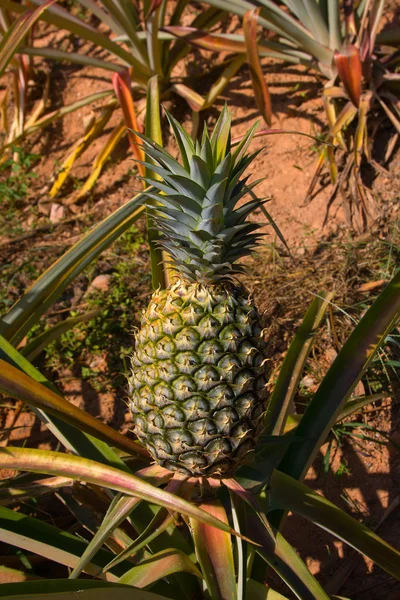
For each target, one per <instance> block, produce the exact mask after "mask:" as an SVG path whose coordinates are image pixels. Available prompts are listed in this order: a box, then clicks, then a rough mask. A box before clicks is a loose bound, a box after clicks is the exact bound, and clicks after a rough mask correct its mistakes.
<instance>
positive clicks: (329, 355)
mask: <svg viewBox="0 0 400 600" xmlns="http://www.w3.org/2000/svg"><path fill="white" fill-rule="evenodd" d="M325 356H326V360H327V361H328V362H329V364H331V363H333V361H334V360H335V358H336V357H337V352H336V350H335V349H334V348H328V349H327V351H326V352H325Z"/></svg>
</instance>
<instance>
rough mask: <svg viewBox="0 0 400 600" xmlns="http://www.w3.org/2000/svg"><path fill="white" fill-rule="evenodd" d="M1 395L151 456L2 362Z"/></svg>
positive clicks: (0, 370)
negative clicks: (20, 401)
mask: <svg viewBox="0 0 400 600" xmlns="http://www.w3.org/2000/svg"><path fill="white" fill-rule="evenodd" d="M0 391H1V392H2V393H3V394H6V395H8V396H11V397H12V398H17V400H23V401H24V402H26V403H27V404H29V405H31V406H35V407H36V408H40V409H41V410H43V411H45V412H48V413H49V414H51V415H54V416H55V417H59V418H60V419H63V420H64V421H66V422H67V423H69V424H70V425H73V426H74V427H76V428H77V429H82V430H83V431H85V432H86V433H89V434H90V435H93V436H94V437H97V438H98V439H100V440H103V441H106V442H108V443H110V444H111V445H114V446H115V447H117V448H120V449H121V450H124V451H125V452H128V453H130V454H133V455H139V456H148V453H147V451H146V450H145V449H144V448H143V446H140V445H139V444H137V443H136V442H133V441H132V440H129V439H128V438H127V437H125V436H124V435H122V434H121V433H119V432H118V431H116V430H115V429H112V427H109V426H108V425H105V424H104V423H102V422H101V421H99V420H98V419H96V418H95V417H92V416H91V415H89V414H88V413H87V412H85V411H84V410H82V409H81V408H78V407H77V406H75V405H74V404H71V402H68V401H67V400H65V398H63V397H62V396H60V395H59V394H56V393H55V392H53V391H52V390H50V389H49V388H47V387H45V386H44V385H42V384H41V383H39V382H38V381H35V380H34V379H32V377H29V375H26V374H25V373H23V372H22V371H20V370H19V369H16V368H15V367H13V366H12V365H10V364H9V363H7V362H5V361H4V360H2V359H0Z"/></svg>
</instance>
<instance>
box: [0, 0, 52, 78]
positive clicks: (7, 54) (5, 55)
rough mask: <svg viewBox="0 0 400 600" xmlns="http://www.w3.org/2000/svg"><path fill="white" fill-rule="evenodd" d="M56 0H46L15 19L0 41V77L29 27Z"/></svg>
mask: <svg viewBox="0 0 400 600" xmlns="http://www.w3.org/2000/svg"><path fill="white" fill-rule="evenodd" d="M55 2H57V0H46V2H44V3H43V4H41V5H40V6H38V7H37V8H35V9H34V10H29V11H27V12H26V13H24V14H23V15H21V16H20V17H18V19H17V20H16V21H15V23H14V24H13V25H12V27H11V28H10V29H9V30H8V31H7V32H6V33H5V35H4V37H3V38H2V40H1V42H0V77H1V75H3V73H4V71H5V70H6V67H7V65H8V63H9V62H10V60H11V59H12V57H13V56H14V54H15V53H16V52H17V50H18V48H19V47H20V46H21V44H22V43H23V41H24V39H25V37H26V35H27V33H28V32H29V30H30V28H31V27H32V26H33V25H34V24H35V23H36V21H37V20H38V19H39V18H40V16H41V15H42V13H43V12H44V11H45V10H46V9H47V8H48V7H49V6H51V5H52V4H54V3H55Z"/></svg>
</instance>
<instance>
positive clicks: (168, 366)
mask: <svg viewBox="0 0 400 600" xmlns="http://www.w3.org/2000/svg"><path fill="white" fill-rule="evenodd" d="M158 372H159V375H160V379H161V380H162V381H167V382H168V383H169V382H170V381H172V380H173V379H175V377H176V376H177V375H179V370H178V367H176V366H175V365H174V364H173V363H171V361H170V360H160V362H159V363H158ZM156 383H157V382H156Z"/></svg>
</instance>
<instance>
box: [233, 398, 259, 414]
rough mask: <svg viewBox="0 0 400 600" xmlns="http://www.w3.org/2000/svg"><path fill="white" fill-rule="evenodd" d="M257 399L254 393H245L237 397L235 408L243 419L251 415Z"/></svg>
mask: <svg viewBox="0 0 400 600" xmlns="http://www.w3.org/2000/svg"><path fill="white" fill-rule="evenodd" d="M255 401H256V399H255V397H254V396H253V394H243V395H242V396H239V397H238V398H237V399H236V402H235V408H236V410H237V413H238V415H239V417H240V418H241V419H243V418H249V417H250V416H251V409H252V406H253V405H254V404H255Z"/></svg>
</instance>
